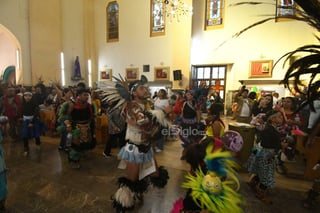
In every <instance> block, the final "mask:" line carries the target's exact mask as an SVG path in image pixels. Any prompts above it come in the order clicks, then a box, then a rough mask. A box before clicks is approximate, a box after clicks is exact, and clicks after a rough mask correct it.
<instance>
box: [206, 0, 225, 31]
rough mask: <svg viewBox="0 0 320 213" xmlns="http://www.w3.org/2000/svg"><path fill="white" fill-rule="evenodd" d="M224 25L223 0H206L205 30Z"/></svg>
mask: <svg viewBox="0 0 320 213" xmlns="http://www.w3.org/2000/svg"><path fill="white" fill-rule="evenodd" d="M223 25H224V0H206V15H205V27H204V29H205V30H212V29H216V28H221V27H223Z"/></svg>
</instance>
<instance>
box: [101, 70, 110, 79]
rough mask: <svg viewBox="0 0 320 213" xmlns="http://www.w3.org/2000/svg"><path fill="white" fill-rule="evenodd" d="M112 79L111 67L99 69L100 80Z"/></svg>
mask: <svg viewBox="0 0 320 213" xmlns="http://www.w3.org/2000/svg"><path fill="white" fill-rule="evenodd" d="M111 79H112V69H106V70H102V71H100V81H110V80H111Z"/></svg>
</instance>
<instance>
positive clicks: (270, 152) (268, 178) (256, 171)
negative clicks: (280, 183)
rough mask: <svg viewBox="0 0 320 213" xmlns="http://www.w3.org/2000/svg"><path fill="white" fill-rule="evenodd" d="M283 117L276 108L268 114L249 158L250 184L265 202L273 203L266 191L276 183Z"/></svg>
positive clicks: (257, 195) (258, 196)
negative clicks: (259, 140) (275, 162)
mask: <svg viewBox="0 0 320 213" xmlns="http://www.w3.org/2000/svg"><path fill="white" fill-rule="evenodd" d="M282 119H283V117H282V115H281V113H280V112H279V111H276V110H271V111H269V112H268V113H267V114H266V121H267V123H266V127H265V129H264V130H263V131H262V132H261V142H260V143H259V144H258V145H257V146H256V147H255V150H254V152H253V153H252V154H251V156H250V157H249V160H248V171H249V174H250V181H249V186H250V187H251V188H252V189H253V190H254V192H255V193H256V197H257V198H258V199H260V200H262V201H263V202H265V203H271V201H270V199H269V198H268V197H266V192H267V189H269V188H271V187H273V186H274V185H275V181H274V165H275V164H274V159H275V156H276V154H277V153H278V151H279V150H280V149H281V134H280V132H279V131H278V130H277V127H278V126H279V125H281V124H282V122H283V120H282Z"/></svg>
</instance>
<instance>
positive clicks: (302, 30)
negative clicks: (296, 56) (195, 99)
mask: <svg viewBox="0 0 320 213" xmlns="http://www.w3.org/2000/svg"><path fill="white" fill-rule="evenodd" d="M193 2H194V17H193V25H192V27H193V32H192V45H191V64H193V65H197V64H223V63H232V64H233V66H232V68H231V70H230V72H228V76H227V79H228V82H227V90H234V89H238V88H239V86H240V83H239V82H238V80H246V79H249V76H248V75H249V66H250V65H249V64H250V63H249V62H250V61H251V60H273V61H274V62H275V61H277V59H279V58H280V57H281V56H282V55H284V54H285V53H287V52H289V51H291V50H294V49H295V48H297V47H299V46H302V45H305V44H312V43H317V40H316V39H315V37H314V36H313V32H314V30H313V29H312V28H311V27H309V26H308V25H307V24H305V23H302V22H297V21H286V22H275V21H269V22H267V23H265V24H262V25H259V26H257V27H255V28H252V29H250V30H249V31H247V32H245V33H243V34H242V35H240V36H239V37H238V38H232V36H233V35H234V34H235V33H237V32H239V31H240V30H242V29H244V28H245V27H247V26H249V25H251V24H253V23H255V22H256V21H258V20H262V19H263V18H265V17H264V16H262V15H273V14H275V5H272V4H274V3H275V1H274V0H266V1H264V2H269V3H271V4H269V5H255V6H253V5H251V6H250V5H243V6H235V7H230V6H229V5H230V4H233V3H236V2H241V1H239V0H226V5H225V6H226V10H225V11H226V12H225V24H224V28H222V29H216V30H208V31H204V30H203V29H204V14H205V13H204V9H205V1H198V0H194V1H193ZM195 2H197V3H195ZM223 42H226V43H224V44H223V45H222V46H220V47H219V45H220V44H222V43H223ZM218 47H219V48H218ZM283 77H284V69H283V68H282V63H280V64H279V65H278V66H276V67H275V69H274V72H273V75H272V78H267V79H280V80H281V79H282V78H283ZM258 86H259V85H258ZM274 86H275V85H272V87H274ZM277 86H279V85H277Z"/></svg>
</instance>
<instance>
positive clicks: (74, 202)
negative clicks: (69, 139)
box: [3, 137, 320, 213]
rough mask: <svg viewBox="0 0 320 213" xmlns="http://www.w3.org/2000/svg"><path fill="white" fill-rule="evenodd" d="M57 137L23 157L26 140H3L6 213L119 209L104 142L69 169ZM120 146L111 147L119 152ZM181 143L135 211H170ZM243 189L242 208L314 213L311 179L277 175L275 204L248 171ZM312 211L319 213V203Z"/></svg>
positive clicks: (113, 166)
mask: <svg viewBox="0 0 320 213" xmlns="http://www.w3.org/2000/svg"><path fill="white" fill-rule="evenodd" d="M58 141H59V139H58V138H51V137H43V138H42V145H41V150H40V151H39V150H36V149H35V146H34V145H33V144H32V145H31V152H30V156H28V157H24V156H23V155H22V150H23V149H22V147H23V145H22V143H17V142H16V143H13V142H11V141H10V140H5V141H4V144H3V146H4V148H5V150H6V163H7V167H8V168H9V171H8V174H7V177H8V190H9V196H8V199H7V209H8V211H7V212H10V213H16V212H18V213H20V212H21V213H22V212H23V213H25V212H27V213H29V212H30V213H32V212H41V213H42V212H49V213H51V212H52V213H58V212H59V213H64V212H66V213H72V212H75V213H76V212H77V213H79V212H83V213H90V212H92V213H98V212H106V213H112V212H115V211H114V209H113V208H112V206H111V201H110V196H111V195H112V194H113V193H114V192H115V191H116V188H117V184H116V181H117V178H118V177H119V176H121V175H124V171H122V170H119V169H117V165H118V160H117V159H116V158H115V157H113V158H110V159H106V158H104V157H103V156H102V155H101V153H102V150H103V148H104V145H103V144H100V145H98V146H97V148H96V149H95V150H93V151H92V152H91V153H89V154H88V156H87V157H86V158H85V159H83V160H82V162H81V164H82V167H81V168H80V169H79V170H74V169H71V168H70V166H69V164H68V161H67V155H66V153H64V152H61V151H58V149H57V146H58V145H57V144H58ZM116 153H117V150H113V154H116ZM180 154H181V146H180V142H179V141H168V142H166V144H165V149H164V151H163V152H161V153H157V154H156V155H157V159H158V163H159V165H164V166H165V167H166V168H167V169H168V171H169V174H170V179H169V183H168V185H167V186H166V187H165V188H164V189H156V188H151V189H149V191H148V192H147V193H146V195H145V199H144V203H143V204H141V205H139V206H136V208H135V210H134V211H132V212H134V213H136V212H137V213H169V212H170V209H171V207H172V204H173V203H174V201H175V200H177V199H178V198H179V197H180V196H183V195H184V193H185V190H184V189H182V188H181V187H180V185H181V182H182V181H183V180H184V174H185V172H186V170H188V165H187V164H186V163H185V162H184V161H181V160H179V158H180ZM240 180H241V189H240V193H241V194H242V195H243V197H244V199H245V201H246V203H245V204H244V205H243V210H244V212H246V213H247V212H248V213H251V212H252V213H260V212H263V213H267V212H268V213H269V212H270V213H271V212H272V213H275V212H276V213H280V212H286V213H287V212H290V213H295V212H297V213H298V212H299V213H301V212H312V211H307V210H305V209H303V208H302V205H301V203H302V200H303V199H304V198H305V196H306V193H305V192H306V191H307V190H308V189H309V187H310V186H311V184H312V182H310V181H304V180H299V179H292V178H287V177H282V176H279V175H277V186H276V188H275V189H274V190H272V191H271V197H272V200H273V204H272V205H266V204H263V203H262V202H260V201H259V200H257V199H256V198H255V197H254V195H253V193H252V192H251V191H250V189H249V188H248V186H247V184H246V183H245V181H246V180H247V174H246V173H241V174H240ZM313 212H320V202H319V200H318V201H317V206H316V208H315V209H314V211H313Z"/></svg>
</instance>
